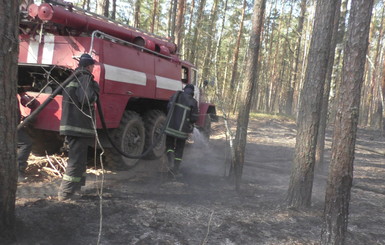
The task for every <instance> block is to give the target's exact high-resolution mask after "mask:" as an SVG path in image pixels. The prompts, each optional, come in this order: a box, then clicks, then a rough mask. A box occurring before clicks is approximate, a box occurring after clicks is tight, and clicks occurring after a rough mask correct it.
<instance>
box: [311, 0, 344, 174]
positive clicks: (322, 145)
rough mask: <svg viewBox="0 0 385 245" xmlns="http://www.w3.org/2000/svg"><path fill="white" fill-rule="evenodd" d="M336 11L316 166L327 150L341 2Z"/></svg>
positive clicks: (320, 162)
mask: <svg viewBox="0 0 385 245" xmlns="http://www.w3.org/2000/svg"><path fill="white" fill-rule="evenodd" d="M335 4H336V9H335V15H334V24H333V34H332V41H331V43H330V52H329V60H328V66H327V71H326V81H325V88H324V94H323V98H322V108H321V118H320V125H319V129H318V137H317V148H316V154H315V164H316V166H318V167H319V166H321V165H322V164H323V162H324V150H325V132H326V125H327V121H328V120H327V118H328V111H329V110H328V109H329V94H330V86H331V81H332V73H333V66H334V56H335V50H336V45H337V34H338V26H339V18H340V13H341V0H336V3H335Z"/></svg>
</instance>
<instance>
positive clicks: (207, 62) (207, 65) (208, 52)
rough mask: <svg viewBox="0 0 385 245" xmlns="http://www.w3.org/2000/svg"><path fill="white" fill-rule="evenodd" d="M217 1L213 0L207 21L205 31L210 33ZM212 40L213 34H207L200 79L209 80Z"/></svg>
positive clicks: (212, 29) (213, 24) (215, 21)
mask: <svg viewBox="0 0 385 245" xmlns="http://www.w3.org/2000/svg"><path fill="white" fill-rule="evenodd" d="M218 1H219V0H214V3H213V6H212V9H211V17H210V22H209V27H208V29H207V32H208V33H209V34H210V35H211V34H212V33H214V26H215V24H216V23H217V16H218ZM213 41H214V36H209V37H208V41H207V50H206V54H205V57H204V63H203V67H202V80H209V79H210V78H209V75H211V74H209V72H210V70H212V69H211V64H212V63H211V60H212V54H213V51H212V50H213Z"/></svg>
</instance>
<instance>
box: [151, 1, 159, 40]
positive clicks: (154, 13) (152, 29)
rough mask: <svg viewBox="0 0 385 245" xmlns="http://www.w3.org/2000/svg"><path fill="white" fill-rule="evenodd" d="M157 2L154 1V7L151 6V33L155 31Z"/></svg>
mask: <svg viewBox="0 0 385 245" xmlns="http://www.w3.org/2000/svg"><path fill="white" fill-rule="evenodd" d="M158 1H159V0H154V5H153V6H152V19H151V27H150V30H151V33H154V30H155V20H156V17H157V14H158Z"/></svg>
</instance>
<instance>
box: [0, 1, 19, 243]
mask: <svg viewBox="0 0 385 245" xmlns="http://www.w3.org/2000/svg"><path fill="white" fill-rule="evenodd" d="M18 11H19V2H18V1H8V0H3V1H1V8H0V23H1V25H0V47H1V48H0V52H1V53H0V125H1V127H0V139H1V142H0V244H8V243H10V242H11V241H13V240H14V239H15V230H14V229H15V200H16V188H17V163H16V147H17V145H16V125H17V123H18V122H17V104H16V85H17V59H18V52H19V50H18V49H19V45H18V44H19V42H18V28H17V27H18V26H19V18H18V16H19V13H18Z"/></svg>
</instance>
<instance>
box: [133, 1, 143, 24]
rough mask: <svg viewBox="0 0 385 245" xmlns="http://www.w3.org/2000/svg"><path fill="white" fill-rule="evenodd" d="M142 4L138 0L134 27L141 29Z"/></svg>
mask: <svg viewBox="0 0 385 245" xmlns="http://www.w3.org/2000/svg"><path fill="white" fill-rule="evenodd" d="M141 4H142V2H141V0H136V2H135V15H134V27H135V28H140V6H141Z"/></svg>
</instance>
